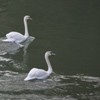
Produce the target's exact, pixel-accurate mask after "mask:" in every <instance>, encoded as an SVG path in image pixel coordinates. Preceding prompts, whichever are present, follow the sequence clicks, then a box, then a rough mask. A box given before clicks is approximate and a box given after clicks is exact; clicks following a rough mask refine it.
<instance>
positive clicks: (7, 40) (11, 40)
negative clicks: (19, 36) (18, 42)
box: [2, 39, 14, 42]
mask: <svg viewBox="0 0 100 100" xmlns="http://www.w3.org/2000/svg"><path fill="white" fill-rule="evenodd" d="M2 41H3V42H14V40H13V39H4V40H2Z"/></svg>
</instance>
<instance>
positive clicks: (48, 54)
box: [45, 51, 56, 56]
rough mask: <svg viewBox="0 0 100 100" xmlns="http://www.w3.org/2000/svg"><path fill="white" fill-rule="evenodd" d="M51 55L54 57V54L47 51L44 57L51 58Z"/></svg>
mask: <svg viewBox="0 0 100 100" xmlns="http://www.w3.org/2000/svg"><path fill="white" fill-rule="evenodd" d="M51 55H56V54H55V53H53V52H52V51H47V52H46V53H45V56H51Z"/></svg>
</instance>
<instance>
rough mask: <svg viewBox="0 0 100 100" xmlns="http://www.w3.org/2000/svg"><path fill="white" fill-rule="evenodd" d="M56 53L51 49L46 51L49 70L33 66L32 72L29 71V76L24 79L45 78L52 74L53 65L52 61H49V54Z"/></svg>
mask: <svg viewBox="0 0 100 100" xmlns="http://www.w3.org/2000/svg"><path fill="white" fill-rule="evenodd" d="M51 55H55V54H54V53H52V52H51V51H47V52H46V53H45V60H46V63H47V66H48V70H47V71H45V70H43V69H38V68H32V69H31V70H30V72H29V73H28V75H27V77H26V78H25V79H24V81H29V80H33V79H45V78H47V77H49V76H50V74H51V73H53V69H52V66H51V63H50V61H49V56H51Z"/></svg>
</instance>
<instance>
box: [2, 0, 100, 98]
mask: <svg viewBox="0 0 100 100" xmlns="http://www.w3.org/2000/svg"><path fill="white" fill-rule="evenodd" d="M99 3H100V1H99V0H92V1H91V0H86V1H84V0H57V1H56V0H0V37H1V38H2V37H4V36H5V35H6V33H8V32H10V31H17V32H21V33H22V34H23V33H24V26H23V17H24V16H25V15H30V16H31V18H32V19H33V20H32V21H29V22H28V26H29V33H30V36H33V37H36V39H35V40H34V41H32V42H31V43H30V44H29V46H28V48H27V49H26V50H25V51H24V52H23V50H19V52H18V53H16V54H13V55H10V54H9V55H5V56H0V69H1V74H0V75H1V78H0V79H1V81H0V82H1V86H0V96H1V98H2V100H6V99H7V98H9V99H11V100H19V99H22V100H33V99H34V100H46V99H50V100H61V98H63V99H62V100H99V99H100V96H99V92H100V91H99V89H100V79H99V77H100V45H99V43H100V39H99V38H100V28H99V27H100V23H99V22H100V11H99V10H100V6H99ZM6 45H7V44H6ZM6 45H5V46H4V45H3V44H2V43H1V42H0V54H1V53H3V50H4V49H2V48H5V47H6V51H8V50H9V49H8V48H10V49H11V50H12V49H16V48H18V47H15V46H10V47H7V46H6ZM13 45H14V44H13ZM48 50H51V51H53V52H55V53H56V56H53V57H51V59H50V61H51V63H52V66H53V69H54V72H56V73H57V74H59V75H58V76H57V75H56V76H55V75H54V76H53V78H54V77H56V78H55V79H49V80H48V81H46V82H44V83H43V82H38V81H36V82H31V83H30V82H26V83H25V82H24V81H23V79H24V77H25V76H26V74H27V72H28V71H29V70H30V69H31V68H33V67H37V68H43V69H47V66H46V63H45V59H44V53H45V52H46V51H48ZM1 51H2V52H1ZM6 70H10V71H17V72H18V74H17V75H15V77H13V74H12V72H11V73H10V72H6ZM5 73H7V75H5ZM8 73H9V75H10V76H9V75H8ZM61 74H63V77H64V78H62V77H61V76H60V75H61ZM67 75H70V77H69V76H67ZM73 75H75V77H74V76H73ZM81 75H82V77H81ZM88 76H89V77H88ZM84 77H85V78H84ZM86 77H87V78H86ZM59 79H60V80H59ZM86 79H87V80H91V81H89V82H88V81H87V80H86ZM53 80H54V82H53ZM57 80H59V81H57ZM83 80H84V81H83ZM3 82H5V84H4V85H3ZM12 83H14V84H12ZM42 83H43V84H42ZM72 83H75V84H72ZM10 84H12V85H10ZM23 84H24V85H23ZM28 84H29V85H30V86H29V85H28ZM71 84H72V85H71ZM34 85H35V86H36V89H35V90H34V88H35V86H34ZM3 86H4V87H5V88H4V89H3V88H2V87H3ZM39 86H40V87H39ZM45 86H46V87H45ZM50 86H54V87H51V88H48V87H50ZM95 86H96V88H95ZM32 87H33V88H32ZM42 87H44V88H42ZM86 87H87V88H86ZM10 88H11V89H10ZM39 90H40V91H39ZM71 90H72V91H71ZM81 90H82V91H81ZM45 91H47V93H46V92H45ZM28 92H29V93H28ZM38 94H39V95H38ZM55 94H56V95H55ZM17 95H20V96H19V97H17ZM25 95H26V96H25ZM32 95H33V96H34V97H33V96H32ZM0 100H1V99H0Z"/></svg>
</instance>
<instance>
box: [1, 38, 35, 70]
mask: <svg viewBox="0 0 100 100" xmlns="http://www.w3.org/2000/svg"><path fill="white" fill-rule="evenodd" d="M33 40H34V37H29V38H28V39H27V40H26V41H25V42H23V43H22V45H24V47H23V48H20V46H19V45H17V44H16V43H12V42H2V39H1V41H0V69H2V70H7V69H8V70H25V66H26V61H27V48H28V46H29V44H30V43H31V42H32V41H33ZM21 50H23V55H22V61H20V62H18V61H16V60H14V59H13V57H14V56H15V55H16V53H18V52H20V51H21ZM20 57H21V56H20Z"/></svg>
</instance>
